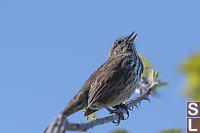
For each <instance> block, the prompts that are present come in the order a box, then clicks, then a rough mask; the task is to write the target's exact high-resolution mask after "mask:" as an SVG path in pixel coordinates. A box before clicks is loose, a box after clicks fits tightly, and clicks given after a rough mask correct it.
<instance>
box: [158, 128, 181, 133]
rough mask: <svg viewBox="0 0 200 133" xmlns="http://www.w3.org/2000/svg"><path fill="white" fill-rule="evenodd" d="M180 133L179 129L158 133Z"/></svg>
mask: <svg viewBox="0 0 200 133" xmlns="http://www.w3.org/2000/svg"><path fill="white" fill-rule="evenodd" d="M180 132H181V131H180V130H179V129H167V130H163V131H161V132H159V133H180Z"/></svg>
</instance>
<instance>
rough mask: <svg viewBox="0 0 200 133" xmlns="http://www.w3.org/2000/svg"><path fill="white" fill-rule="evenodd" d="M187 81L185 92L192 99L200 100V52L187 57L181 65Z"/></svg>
mask: <svg viewBox="0 0 200 133" xmlns="http://www.w3.org/2000/svg"><path fill="white" fill-rule="evenodd" d="M180 71H181V72H182V73H183V74H184V76H185V79H186V82H185V84H184V87H185V90H184V94H185V95H186V96H188V97H189V98H190V99H191V100H200V53H196V54H194V55H192V56H190V57H189V58H188V59H186V60H185V61H184V62H183V63H182V65H181V66H180Z"/></svg>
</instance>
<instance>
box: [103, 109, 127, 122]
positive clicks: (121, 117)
mask: <svg viewBox="0 0 200 133" xmlns="http://www.w3.org/2000/svg"><path fill="white" fill-rule="evenodd" d="M105 108H106V109H107V110H108V111H109V112H110V114H112V113H115V114H117V115H118V116H119V119H118V120H116V121H112V122H113V123H114V124H116V126H118V125H119V123H120V122H121V120H125V119H124V115H123V113H122V112H121V111H120V109H119V107H116V108H115V107H114V108H115V109H114V110H112V109H110V108H109V107H108V106H105Z"/></svg>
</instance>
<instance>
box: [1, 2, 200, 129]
mask: <svg viewBox="0 0 200 133" xmlns="http://www.w3.org/2000/svg"><path fill="white" fill-rule="evenodd" d="M199 5H200V1H199V0H192V1H189V0H162V1H161V0H151V1H147V0H146V1H141V0H137V1H135V0H125V1H116V0H109V1H108V0H101V1H98V2H97V1H92V0H85V1H78V0H73V1H69V0H60V1H52V0H48V1H47V0H44V1H39V0H34V1H25V0H24V1H22V0H18V1H14V0H7V1H0V20H1V21H0V90H1V93H0V105H1V110H0V118H1V119H0V125H1V132H9V133H10V132H16V133H17V132H20V133H25V132H27V131H28V132H29V133H36V132H42V131H43V130H44V128H45V127H46V126H47V125H48V124H49V122H50V121H51V120H52V119H53V118H54V117H55V116H56V115H57V114H58V113H59V112H60V111H61V110H62V109H63V108H64V107H65V106H66V105H67V103H68V102H69V100H70V99H71V98H72V97H73V95H75V94H76V93H77V92H78V90H79V89H80V88H81V86H82V85H83V84H84V82H85V81H86V80H87V78H88V77H89V76H90V74H91V73H92V72H93V71H94V70H95V69H97V68H98V67H99V66H100V65H101V64H103V62H104V61H105V60H106V56H107V52H108V49H109V47H110V45H111V43H112V42H113V41H114V40H115V39H116V38H118V37H120V36H122V35H127V34H129V33H131V32H132V31H133V30H135V31H136V32H137V33H138V36H137V39H136V47H137V50H138V52H139V53H141V54H142V55H143V56H144V57H145V58H146V59H148V60H149V61H150V62H151V64H152V65H153V67H154V68H155V69H157V70H158V71H159V72H160V77H161V78H162V79H163V80H166V81H168V82H169V85H168V86H166V87H165V88H163V89H162V90H160V91H159V94H160V96H159V97H152V98H151V99H152V100H151V103H148V102H144V103H142V104H141V106H140V108H139V109H137V110H134V111H132V112H130V118H129V119H128V120H126V121H122V122H121V123H120V125H119V126H118V127H116V126H115V125H114V124H113V123H108V124H105V125H101V126H97V127H94V128H93V129H90V130H89V131H88V133H93V132H95V133H101V132H107V133H108V132H111V131H112V130H115V129H126V130H127V131H128V132H129V133H138V132H141V133H143V132H144V133H146V132H148V133H155V132H158V131H160V130H162V129H164V128H173V127H176V128H180V129H182V130H184V129H185V123H186V122H185V98H184V97H183V96H182V94H181V91H182V88H183V83H184V79H183V77H182V75H180V73H179V72H178V71H177V68H178V65H179V64H180V63H181V62H182V61H183V60H184V58H185V57H187V56H188V55H190V54H191V53H193V52H196V51H198V50H199V49H200V37H199V31H200V26H199V24H200V18H199V13H200V8H199ZM107 114H108V112H107V111H106V110H102V111H100V112H99V113H98V114H97V117H100V116H103V115H107ZM68 120H69V121H70V122H80V121H86V120H85V118H84V117H83V112H82V111H80V112H78V113H77V114H75V115H73V116H70V117H69V118H68Z"/></svg>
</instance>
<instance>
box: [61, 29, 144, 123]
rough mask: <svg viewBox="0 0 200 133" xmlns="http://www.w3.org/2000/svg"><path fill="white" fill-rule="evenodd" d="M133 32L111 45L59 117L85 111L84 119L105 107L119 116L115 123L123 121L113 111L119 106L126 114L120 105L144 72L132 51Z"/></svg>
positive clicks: (127, 97) (133, 44) (139, 60)
mask: <svg viewBox="0 0 200 133" xmlns="http://www.w3.org/2000/svg"><path fill="white" fill-rule="evenodd" d="M134 33H135V32H132V33H131V34H129V35H128V36H121V37H119V38H117V39H116V40H115V41H114V42H113V43H112V44H111V47H110V49H109V52H108V55H107V59H106V61H105V62H104V63H103V64H102V65H101V66H100V67H99V68H98V69H97V70H96V71H95V72H94V73H92V74H91V76H90V77H89V78H88V80H87V81H86V82H85V83H84V84H83V86H82V87H81V89H80V91H79V92H78V93H77V94H76V95H75V96H74V97H73V98H72V100H71V101H70V102H69V103H68V105H67V106H66V107H65V108H64V110H63V111H62V112H61V114H63V115H64V116H65V117H68V116H70V115H72V114H74V113H76V112H78V111H80V110H82V109H84V108H86V112H85V114H84V115H85V116H88V115H90V114H92V113H94V112H96V111H98V110H100V109H102V108H106V109H107V110H108V111H109V112H110V113H113V112H115V113H117V114H118V115H119V120H118V124H119V122H120V119H124V117H121V116H120V115H121V114H120V113H119V112H117V111H116V110H117V109H118V108H119V107H123V108H125V109H126V112H127V114H128V115H129V113H128V109H127V107H126V106H125V104H123V102H124V101H125V100H127V99H129V97H130V96H131V95H132V94H133V93H134V91H135V89H136V88H137V86H138V84H139V81H140V79H141V74H142V73H143V70H144V66H143V63H142V60H141V59H140V57H139V55H138V54H137V51H136V47H135V43H134V40H135V38H136V36H137V34H134ZM110 107H113V108H114V110H112V109H110ZM122 115H123V114H122Z"/></svg>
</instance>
